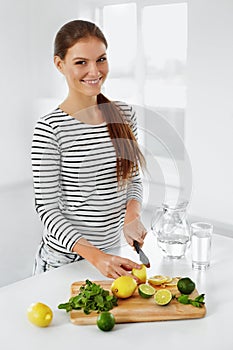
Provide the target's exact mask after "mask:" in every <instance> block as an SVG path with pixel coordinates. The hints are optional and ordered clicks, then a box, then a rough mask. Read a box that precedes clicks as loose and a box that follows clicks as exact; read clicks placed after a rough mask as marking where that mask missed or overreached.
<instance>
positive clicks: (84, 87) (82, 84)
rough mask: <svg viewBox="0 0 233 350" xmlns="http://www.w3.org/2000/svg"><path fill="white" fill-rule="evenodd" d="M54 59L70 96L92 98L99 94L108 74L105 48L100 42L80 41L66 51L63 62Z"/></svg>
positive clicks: (91, 40) (93, 40) (89, 38)
mask: <svg viewBox="0 0 233 350" xmlns="http://www.w3.org/2000/svg"><path fill="white" fill-rule="evenodd" d="M56 57H57V58H56V65H57V67H58V68H59V70H60V71H61V72H62V74H63V75H64V76H65V78H66V81H67V84H68V86H69V90H70V92H72V94H73V93H74V94H75V95H76V96H77V97H78V96H80V97H81V96H89V97H93V96H97V95H98V94H99V93H100V92H101V87H102V85H103V83H104V81H105V79H106V77H107V74H108V61H107V55H106V46H105V45H104V43H103V42H102V41H101V40H99V39H98V38H95V37H88V38H85V39H82V40H80V41H78V42H77V43H76V44H74V45H73V46H72V47H70V48H69V49H68V51H67V54H66V56H65V59H64V60H61V59H60V58H59V57H58V56H56Z"/></svg>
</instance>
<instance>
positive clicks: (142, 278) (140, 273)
mask: <svg viewBox="0 0 233 350" xmlns="http://www.w3.org/2000/svg"><path fill="white" fill-rule="evenodd" d="M132 275H133V276H135V277H137V278H138V279H139V282H138V283H145V282H146V278H147V275H146V266H145V265H143V264H142V265H141V268H140V269H132Z"/></svg>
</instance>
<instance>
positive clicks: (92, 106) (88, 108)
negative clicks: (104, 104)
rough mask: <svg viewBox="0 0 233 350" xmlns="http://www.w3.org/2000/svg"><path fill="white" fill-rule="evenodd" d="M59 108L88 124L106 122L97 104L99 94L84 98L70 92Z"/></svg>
mask: <svg viewBox="0 0 233 350" xmlns="http://www.w3.org/2000/svg"><path fill="white" fill-rule="evenodd" d="M59 108H60V109H62V110H63V111H64V112H65V113H67V114H69V115H71V116H73V117H74V118H76V119H77V120H79V121H81V122H84V123H87V124H94V125H95V124H101V123H103V122H104V118H103V115H102V113H101V111H100V110H99V108H98V105H97V96H84V98H82V99H80V98H77V96H76V97H75V98H74V97H73V96H71V95H70V94H69V95H68V96H67V98H66V99H65V100H64V101H63V102H62V103H61V104H60V106H59ZM90 112H91V113H90Z"/></svg>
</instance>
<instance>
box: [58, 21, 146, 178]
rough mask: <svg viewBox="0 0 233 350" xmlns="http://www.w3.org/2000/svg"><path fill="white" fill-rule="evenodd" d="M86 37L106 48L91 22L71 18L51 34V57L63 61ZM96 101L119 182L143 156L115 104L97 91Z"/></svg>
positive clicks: (100, 33) (127, 123)
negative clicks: (107, 133)
mask: <svg viewBox="0 0 233 350" xmlns="http://www.w3.org/2000/svg"><path fill="white" fill-rule="evenodd" d="M88 37H96V38H98V39H99V40H101V41H102V42H103V43H104V45H105V46H106V48H107V47H108V44H107V40H106V38H105V36H104V34H103V33H102V31H101V30H100V29H99V28H98V27H97V26H96V25H95V24H94V23H92V22H88V21H84V20H74V21H71V22H68V23H66V24H64V25H63V26H62V27H61V29H60V30H59V31H58V33H57V35H56V37H55V41H54V56H59V57H60V58H61V59H62V60H64V58H65V56H66V53H67V51H68V49H69V48H70V47H72V46H73V45H74V44H76V43H77V42H78V41H79V40H81V39H83V38H88ZM97 103H98V105H99V107H101V108H100V109H101V111H102V113H103V116H104V119H105V120H106V122H107V126H108V131H109V135H110V137H111V140H112V143H113V145H114V148H115V152H116V156H117V169H116V171H117V181H118V183H120V182H123V181H125V180H128V179H130V178H131V177H132V176H133V175H134V174H136V172H137V171H138V168H139V164H140V166H141V167H142V168H144V167H145V158H144V156H143V154H142V152H141V151H140V149H139V146H138V143H137V140H136V137H135V135H134V133H133V131H132V128H131V126H130V125H129V122H128V121H127V120H126V118H125V117H124V115H123V114H122V113H121V111H120V110H119V108H118V107H117V105H116V104H115V103H113V102H111V101H110V100H109V99H107V97H105V96H104V95H103V94H101V93H100V94H99V95H98V96H97Z"/></svg>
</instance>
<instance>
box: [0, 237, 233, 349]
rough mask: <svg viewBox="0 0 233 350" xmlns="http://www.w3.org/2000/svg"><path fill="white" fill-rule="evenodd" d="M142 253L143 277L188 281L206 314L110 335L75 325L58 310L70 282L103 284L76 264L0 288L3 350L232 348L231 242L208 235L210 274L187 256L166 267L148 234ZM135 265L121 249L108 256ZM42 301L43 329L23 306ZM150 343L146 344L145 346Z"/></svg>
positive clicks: (121, 327)
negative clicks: (48, 315)
mask: <svg viewBox="0 0 233 350" xmlns="http://www.w3.org/2000/svg"><path fill="white" fill-rule="evenodd" d="M144 251H145V252H146V253H147V255H148V256H149V258H150V261H151V268H150V269H149V270H148V276H151V275H155V274H166V275H170V276H189V277H190V278H192V279H193V280H194V281H195V283H196V286H197V289H198V291H199V293H205V300H206V307H207V315H206V316H205V317H204V318H202V319H194V320H179V321H161V322H147V323H125V324H116V326H115V327H114V329H113V330H112V331H111V332H102V331H100V330H99V329H98V328H97V326H95V325H94V326H77V325H73V324H72V323H71V322H70V320H69V314H67V313H66V312H65V311H64V310H58V309H57V305H58V304H59V303H61V302H65V301H67V299H68V298H69V296H70V286H71V284H72V283H73V282H74V281H80V280H85V279H87V278H88V279H90V280H93V281H94V280H102V279H104V277H103V276H102V275H101V274H100V273H99V272H98V271H97V270H96V269H95V268H94V267H92V266H91V265H90V264H89V263H88V262H86V261H84V260H83V261H80V262H77V263H73V264H70V265H67V266H63V267H61V268H58V269H55V270H53V271H50V272H47V273H44V274H41V275H39V276H34V277H31V278H27V279H25V280H22V281H20V282H17V283H14V284H11V285H9V286H5V287H2V288H0V347H1V349H2V350H13V349H14V350H16V349H24V350H27V349H30V350H31V349H33V350H37V349H38V350H41V349H43V350H47V349H50V350H60V349H61V350H64V349H71V347H72V349H73V348H76V349H82V350H84V349H101V350H105V349H108V350H109V349H111V350H112V349H121V348H122V349H127V348H131V347H132V349H134V350H135V349H140V350H142V349H145V347H148V346H150V347H152V346H154V347H155V348H156V349H158V348H159V349H163V350H164V349H178V347H179V348H181V349H182V348H184V349H189V350H194V349H195V350H196V349H200V350H202V349H205V350H208V349H211V350H219V349H221V350H231V349H233V335H232V313H233V279H232V267H233V239H232V238H229V237H224V236H220V235H216V234H214V235H213V243H212V261H211V266H210V268H209V270H207V271H205V272H198V271H193V270H192V269H191V260H190V253H189V251H188V252H187V254H186V257H185V258H183V259H181V260H177V261H171V262H168V261H167V260H166V259H164V258H163V257H162V255H161V252H160V250H159V249H158V247H157V244H156V240H155V237H154V236H153V235H152V234H151V233H150V232H149V233H148V236H147V238H146V242H145V244H144ZM112 252H113V253H115V254H119V255H122V256H125V257H129V258H131V259H132V260H134V261H137V262H139V260H138V256H137V254H136V252H135V251H133V250H132V248H131V247H129V246H127V245H123V246H122V247H121V248H119V249H116V250H114V251H112ZM37 301H41V302H43V303H45V304H47V305H49V306H50V307H51V308H52V310H53V312H54V319H53V322H52V324H51V325H50V326H49V327H47V328H38V327H35V326H34V325H32V324H31V323H30V322H29V321H28V320H27V316H26V310H27V307H28V306H29V305H30V304H31V303H33V302H37ZM149 344H150V345H149ZM171 347H173V348H171Z"/></svg>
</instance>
